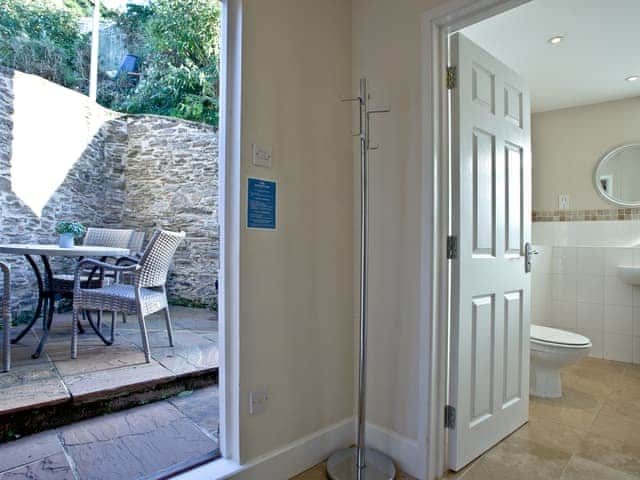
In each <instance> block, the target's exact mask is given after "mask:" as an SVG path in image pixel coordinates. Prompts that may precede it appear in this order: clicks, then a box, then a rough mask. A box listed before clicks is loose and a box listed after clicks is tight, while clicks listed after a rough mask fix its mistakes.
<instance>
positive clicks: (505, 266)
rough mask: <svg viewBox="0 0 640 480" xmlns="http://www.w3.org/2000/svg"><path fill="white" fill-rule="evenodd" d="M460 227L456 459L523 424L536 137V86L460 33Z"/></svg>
mask: <svg viewBox="0 0 640 480" xmlns="http://www.w3.org/2000/svg"><path fill="white" fill-rule="evenodd" d="M451 63H452V65H453V66H455V67H456V79H455V83H456V84H455V86H454V87H453V89H452V90H451V99H452V103H451V105H452V107H451V120H452V136H451V158H452V170H451V177H452V182H451V183H452V209H451V211H452V230H453V231H452V234H453V235H454V236H456V237H457V258H455V259H454V260H452V263H451V272H452V277H451V279H452V283H451V357H450V362H451V363H450V365H451V377H450V401H449V403H450V405H451V406H453V407H454V408H455V413H456V421H455V427H454V428H453V429H452V430H450V431H449V444H448V445H449V457H448V461H449V468H451V469H452V470H459V469H460V468H462V467H463V466H465V465H466V464H468V463H469V462H471V461H472V460H473V459H474V458H476V457H478V456H479V455H480V454H482V453H483V452H485V451H486V450H488V449H489V448H491V447H492V446H493V445H495V444H496V443H497V442H499V441H500V440H501V439H502V438H504V437H505V436H507V435H508V434H509V433H511V432H513V431H514V430H515V429H517V428H518V427H520V426H521V425H523V424H524V423H525V422H526V421H527V418H528V408H529V310H530V276H529V274H527V273H525V257H524V256H525V244H526V243H527V242H530V241H531V140H530V118H531V115H530V102H529V92H528V90H527V87H526V85H525V83H524V81H523V80H522V78H520V77H519V76H518V75H517V74H516V73H515V72H513V71H512V70H510V69H509V68H508V67H507V66H506V65H504V64H502V63H501V62H500V61H498V60H497V59H496V58H494V57H493V56H491V55H490V54H489V53H487V52H485V51H484V50H482V49H481V48H480V47H478V46H477V45H475V44H474V43H472V42H471V41H470V40H469V39H467V38H465V37H464V36H462V35H460V34H455V35H453V36H452V37H451Z"/></svg>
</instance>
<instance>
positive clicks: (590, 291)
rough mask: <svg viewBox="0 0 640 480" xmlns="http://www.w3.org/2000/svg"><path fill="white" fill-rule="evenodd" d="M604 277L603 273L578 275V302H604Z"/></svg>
mask: <svg viewBox="0 0 640 480" xmlns="http://www.w3.org/2000/svg"><path fill="white" fill-rule="evenodd" d="M604 278H605V277H604V276H602V275H580V274H578V275H576V299H577V300H578V302H588V303H604ZM560 300H562V299H560Z"/></svg>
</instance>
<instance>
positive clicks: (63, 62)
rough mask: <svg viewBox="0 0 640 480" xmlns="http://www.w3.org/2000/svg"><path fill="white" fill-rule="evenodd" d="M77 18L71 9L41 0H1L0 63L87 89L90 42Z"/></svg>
mask: <svg viewBox="0 0 640 480" xmlns="http://www.w3.org/2000/svg"><path fill="white" fill-rule="evenodd" d="M66 3H69V4H72V3H73V4H77V3H79V0H76V1H73V0H68V2H66ZM78 20H79V15H78V13H76V12H75V11H74V10H71V9H67V8H62V9H60V8H56V7H54V6H52V5H51V4H50V3H48V2H46V1H44V0H32V1H25V0H2V2H0V64H2V65H4V66H7V67H9V68H13V69H16V70H20V71H23V72H26V73H33V74H35V75H39V76H41V77H43V78H46V79H47V80H51V81H52V82H55V83H58V84H60V85H63V86H65V87H68V88H73V89H76V90H80V91H83V92H86V91H87V89H88V78H89V51H90V44H89V36H88V35H85V34H81V33H80V30H79V26H78Z"/></svg>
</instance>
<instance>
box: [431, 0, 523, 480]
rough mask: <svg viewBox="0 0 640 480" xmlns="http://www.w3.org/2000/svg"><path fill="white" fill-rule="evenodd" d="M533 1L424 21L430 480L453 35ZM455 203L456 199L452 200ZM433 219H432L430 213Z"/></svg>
mask: <svg viewBox="0 0 640 480" xmlns="http://www.w3.org/2000/svg"><path fill="white" fill-rule="evenodd" d="M529 1H531V0H455V1H451V2H447V3H445V4H444V5H440V6H438V7H435V8H433V9H430V10H428V11H426V12H425V13H424V14H423V16H422V35H421V38H422V52H423V53H422V62H421V63H422V85H423V95H422V96H423V98H422V124H423V127H424V128H423V132H424V135H423V139H422V158H423V168H422V172H423V173H422V184H423V188H422V192H423V195H422V204H423V208H424V211H425V212H431V219H430V220H431V221H430V222H426V225H424V226H423V238H424V239H425V241H426V243H427V244H426V245H425V248H424V251H425V252H426V254H425V258H424V259H423V261H422V267H421V271H422V273H421V277H422V285H425V286H427V287H428V289H426V290H428V291H427V292H426V295H424V297H423V302H422V305H421V314H422V318H423V319H425V321H426V322H427V324H428V325H429V327H428V328H429V329H430V338H429V347H430V348H429V352H430V353H429V362H430V368H429V372H428V374H429V379H428V385H429V393H428V397H427V398H428V399H429V405H428V415H429V424H428V432H427V439H428V441H427V452H426V453H427V458H426V461H427V466H428V467H427V468H428V471H427V478H428V479H435V478H439V477H440V476H442V475H443V474H444V473H445V472H446V470H447V465H446V457H447V431H446V429H445V427H444V410H445V406H446V402H447V395H448V385H449V299H450V288H449V282H450V273H449V261H448V259H447V252H446V241H447V236H448V235H449V232H450V225H449V216H450V205H449V194H450V189H449V182H450V178H449V168H450V158H449V138H450V121H449V102H448V97H449V93H448V90H447V86H446V81H445V79H446V71H447V66H448V65H449V42H448V38H449V35H450V34H451V33H453V32H455V31H457V30H460V29H462V28H464V27H468V26H469V25H473V24H475V23H478V22H480V21H482V20H486V19H487V18H490V17H493V16H495V15H498V14H500V13H503V12H505V11H507V10H511V9H512V8H515V7H518V6H520V5H523V4H525V3H528V2H529ZM452 201H453V199H452ZM427 214H428V213H427Z"/></svg>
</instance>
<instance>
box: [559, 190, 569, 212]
mask: <svg viewBox="0 0 640 480" xmlns="http://www.w3.org/2000/svg"><path fill="white" fill-rule="evenodd" d="M558 207H559V208H558V209H559V210H569V195H567V194H566V193H563V194H562V195H560V196H559V197H558Z"/></svg>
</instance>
